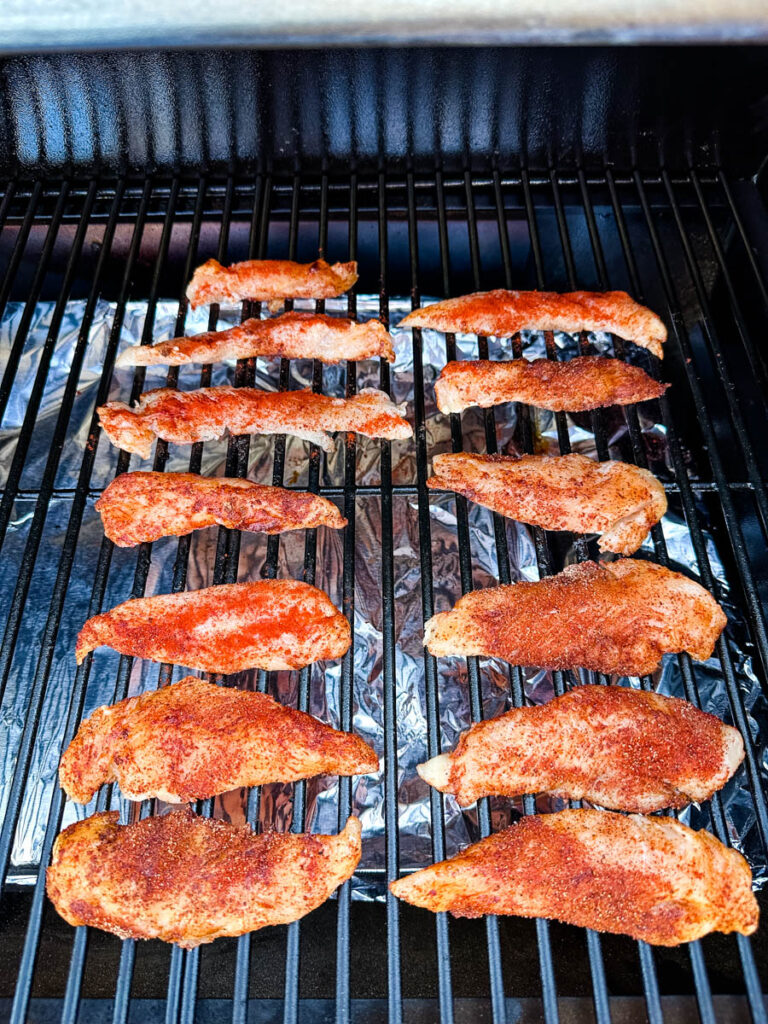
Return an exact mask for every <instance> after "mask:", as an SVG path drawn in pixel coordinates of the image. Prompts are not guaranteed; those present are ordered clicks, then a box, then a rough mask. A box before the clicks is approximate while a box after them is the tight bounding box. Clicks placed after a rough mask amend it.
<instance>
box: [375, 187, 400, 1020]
mask: <svg viewBox="0 0 768 1024" xmlns="http://www.w3.org/2000/svg"><path fill="white" fill-rule="evenodd" d="M378 185H379V191H378V198H379V218H378V234H379V319H380V320H381V322H382V324H384V326H385V327H389V290H388V284H387V270H388V248H387V241H388V239H387V197H386V179H385V177H384V174H383V173H382V174H380V175H379V179H378ZM379 386H380V388H381V390H382V391H385V392H386V393H387V394H390V393H391V390H390V375H389V363H387V362H385V361H384V360H383V359H382V360H381V369H380V371H379ZM392 530H393V527H392V445H391V443H390V442H389V441H382V442H381V592H382V625H381V639H382V673H383V676H384V767H385V780H384V820H385V823H386V824H385V828H386V839H385V856H386V865H387V883H389V882H391V881H392V880H393V879H395V878H397V876H398V873H399V859H400V858H399V853H400V850H399V836H398V777H397V775H398V773H397V675H396V672H395V580H394V560H395V554H394V540H393V532H392ZM386 901H387V985H388V995H389V1003H388V1011H387V1012H388V1021H389V1024H398V1022H399V1021H401V1020H402V1016H403V1003H402V982H401V973H402V966H401V962H400V906H399V903H398V901H397V900H396V899H395V897H394V896H393V895H392V893H391V892H390V891H389V889H387V894H386Z"/></svg>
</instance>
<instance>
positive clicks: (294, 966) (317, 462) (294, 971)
mask: <svg viewBox="0 0 768 1024" xmlns="http://www.w3.org/2000/svg"><path fill="white" fill-rule="evenodd" d="M296 189H297V192H299V189H300V184H299V181H298V180H297V182H296ZM318 228H319V231H318V234H319V237H318V255H319V256H321V257H323V256H325V253H326V249H327V247H328V179H327V177H326V176H323V182H322V189H321V195H320V213H319V224H318ZM315 307H316V310H317V312H318V313H322V312H324V310H325V303H324V302H322V301H318V302H316V303H315ZM312 390H313V391H314V392H318V393H319V392H321V391H322V390H323V364H322V363H321V362H320V360H319V359H315V360H314V362H313V364H312ZM322 458H323V453H322V451H321V450H320V448H319V447H318V446H317V445H315V444H310V446H309V481H308V490H309V491H311V492H312V493H313V494H317V492H318V488H319V483H320V466H321V462H322ZM316 561H317V530H316V529H314V530H307V531H306V540H305V545H304V573H303V579H304V582H305V583H312V584H314V582H315V569H316ZM311 672H312V669H311V666H307V667H306V668H303V669H302V670H301V672H300V673H299V694H298V703H297V706H298V709H299V711H304V712H307V711H308V710H309V689H310V683H311ZM306 793H307V784H306V781H305V780H304V779H302V780H301V781H300V782H297V783H295V785H294V798H293V820H292V822H291V830H292V831H293V832H303V831H304V825H305V817H306ZM300 936H301V922H300V921H294V922H293V923H292V924H290V925H288V951H287V955H286V965H285V973H286V982H285V1008H284V1014H283V1020H284V1021H285V1022H286V1024H289V1022H290V1021H296V1020H298V1008H299V963H300V952H301V950H300Z"/></svg>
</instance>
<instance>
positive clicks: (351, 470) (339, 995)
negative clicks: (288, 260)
mask: <svg viewBox="0 0 768 1024" xmlns="http://www.w3.org/2000/svg"><path fill="white" fill-rule="evenodd" d="M357 190H358V183H357V175H356V174H353V175H352V176H351V178H350V181H349V235H348V257H349V259H350V260H356V259H357V241H358V239H357V235H358V230H359V225H358V222H357ZM347 316H348V317H349V319H350V320H353V319H355V317H356V316H357V297H356V295H355V293H354V292H353V291H351V292H349V294H348V297H347ZM356 392H357V367H356V364H355V363H354V362H351V361H348V362H347V369H346V387H345V396H346V397H347V398H352V396H353V395H354V394H356ZM356 478H357V436H356V435H355V434H347V436H346V439H345V447H344V508H343V512H344V518H345V519H346V520H347V526H346V529H345V531H344V564H343V569H342V611H343V613H344V615H345V617H346V619H347V621H348V622H349V627H350V633H351V642H350V645H349V650H348V651H347V653H346V654H345V655H344V657H343V659H342V662H341V682H340V693H339V726H340V728H341V729H343V730H344V732H351V731H352V719H353V712H354V691H355V513H356V504H357V502H356ZM351 810H352V779H351V778H349V777H345V778H340V779H339V817H338V828H339V831H341V829H342V828H343V826H344V823H345V821H346V820H347V818H348V817H349V814H350V812H351ZM337 900H338V911H337V914H336V921H337V924H336V1024H349V1021H350V1019H351V1014H350V1010H351V1003H350V999H351V993H350V987H351V986H350V903H351V883H350V882H345V883H344V884H343V885H342V886H341V888H340V889H339V891H338V896H337Z"/></svg>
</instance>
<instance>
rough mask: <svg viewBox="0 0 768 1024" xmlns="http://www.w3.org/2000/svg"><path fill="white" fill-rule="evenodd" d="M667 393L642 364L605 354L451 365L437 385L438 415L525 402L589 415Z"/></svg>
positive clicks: (442, 373)
mask: <svg viewBox="0 0 768 1024" xmlns="http://www.w3.org/2000/svg"><path fill="white" fill-rule="evenodd" d="M666 390H667V385H666V384H660V383H659V382H658V381H655V380H654V379H653V377H649V376H648V374H647V373H646V372H645V370H641V369H640V367H639V366H631V365H630V364H629V363H623V362H622V361H621V360H620V359H606V358H605V357H604V356H576V357H575V358H574V359H569V360H568V362H567V363H560V362H555V361H554V360H551V359H531V360H528V359H506V360H504V361H502V362H498V361H496V360H491V359H464V360H462V361H461V362H451V363H447V364H446V365H445V367H444V368H443V370H442V372H441V374H440V376H439V377H438V378H437V380H436V381H435V397H436V399H437V407H438V409H439V410H440V412H444V413H451V412H463V411H464V409H468V408H469V407H470V406H472V405H479V406H480V407H481V408H483V409H487V408H490V407H491V406H493V405H501V404H502V403H503V402H522V403H523V404H525V405H534V406H536V407H537V408H539V409H549V410H551V411H552V412H586V411H587V410H589V409H601V408H603V407H604V406H609V405H631V404H632V403H633V402H645V401H647V400H649V399H651V398H660V397H661V395H663V394H664V392H665V391H666Z"/></svg>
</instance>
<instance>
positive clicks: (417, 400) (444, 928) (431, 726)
mask: <svg viewBox="0 0 768 1024" xmlns="http://www.w3.org/2000/svg"><path fill="white" fill-rule="evenodd" d="M408 252H409V258H410V264H411V308H412V309H418V307H419V305H420V303H421V295H420V291H419V243H418V227H417V220H416V195H415V190H414V184H413V175H412V174H409V175H408ZM411 344H412V352H413V393H414V421H415V422H414V433H415V436H416V449H417V452H416V472H417V479H418V517H419V538H420V540H421V543H420V562H421V603H422V610H423V617H424V622H425V623H426V621H427V620H428V619H430V618H431V617H432V616H433V615H434V612H435V606H434V594H433V588H432V578H433V576H432V537H431V533H432V531H431V525H430V516H429V491H428V490H427V460H428V450H427V425H426V414H425V408H424V366H423V360H422V339H421V331H420V330H419V329H418V328H414V329H413V331H412V341H411ZM424 693H425V701H426V718H427V752H428V755H429V757H430V758H432V757H436V756H437V755H438V754H440V753H442V744H441V742H440V696H439V690H438V679H437V661H436V659H435V658H434V657H433V656H432V655H431V654H430V653H429V651H428V650H427V649H426V647H425V648H424ZM429 798H430V815H431V821H432V858H433V860H435V861H441V860H444V859H445V820H444V817H443V795H442V793H440V792H439V791H438V790H436V789H432V788H430V794H429ZM448 931H449V930H448V915H447V914H446V913H441V914H436V915H435V940H436V943H437V979H438V998H439V1001H440V1020H441V1021H442V1022H445V1024H453V1019H454V1016H453V986H452V983H451V951H450V945H449V934H448Z"/></svg>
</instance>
